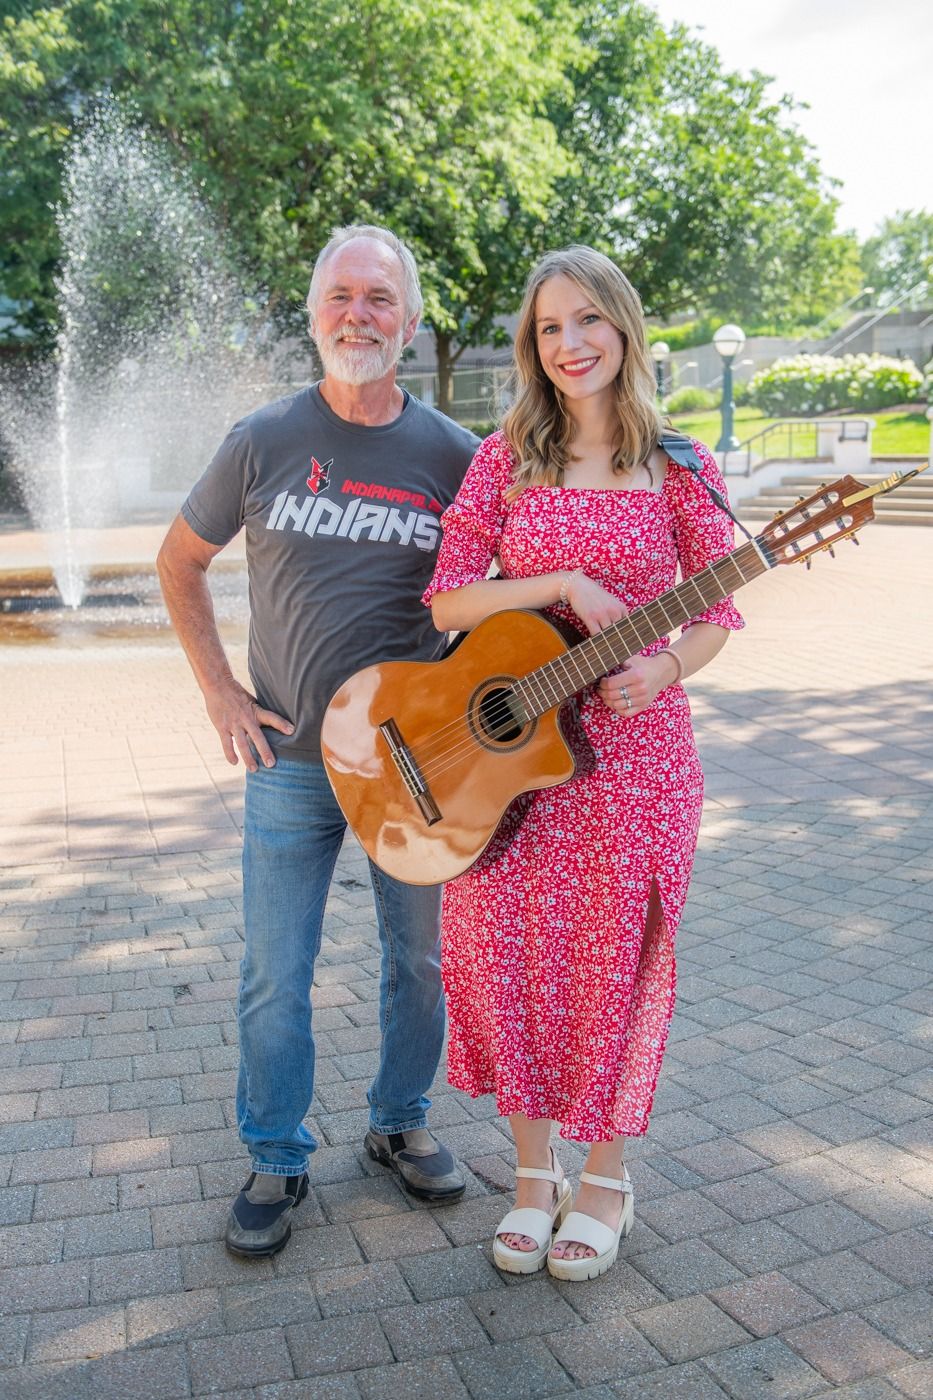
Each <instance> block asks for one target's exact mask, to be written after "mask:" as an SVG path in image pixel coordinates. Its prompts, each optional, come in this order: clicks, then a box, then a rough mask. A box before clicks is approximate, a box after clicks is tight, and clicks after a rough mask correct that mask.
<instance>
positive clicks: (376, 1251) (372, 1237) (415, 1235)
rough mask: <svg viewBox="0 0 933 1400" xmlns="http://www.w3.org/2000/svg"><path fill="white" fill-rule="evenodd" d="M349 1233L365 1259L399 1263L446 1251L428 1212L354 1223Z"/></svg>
mask: <svg viewBox="0 0 933 1400" xmlns="http://www.w3.org/2000/svg"><path fill="white" fill-rule="evenodd" d="M352 1229H353V1233H354V1235H355V1236H356V1238H357V1240H358V1242H359V1244H360V1247H361V1249H362V1250H363V1253H364V1254H365V1256H366V1258H367V1259H401V1258H402V1257H403V1256H404V1255H406V1254H424V1253H425V1251H426V1250H429V1249H446V1248H447V1239H446V1237H445V1235H444V1232H443V1231H442V1230H441V1229H440V1228H439V1227H438V1225H437V1224H436V1223H435V1221H434V1219H433V1218H432V1216H431V1215H430V1214H429V1213H428V1212H427V1211H406V1212H405V1213H404V1214H401V1215H387V1216H379V1217H377V1218H375V1219H370V1220H357V1221H355V1222H354V1224H353V1226H352Z"/></svg>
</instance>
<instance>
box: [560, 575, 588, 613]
mask: <svg viewBox="0 0 933 1400" xmlns="http://www.w3.org/2000/svg"><path fill="white" fill-rule="evenodd" d="M582 573H583V570H582V569H570V570H569V572H567V573H565V574H564V577H563V579H562V580H561V585H560V593H559V594H558V595H557V601H558V602H559V603H562V604H563V606H564V607H565V608H566V607H568V606H569V602H570V600H569V598H568V597H567V593H568V591H569V589H570V585H571V583H572V581H573V580H574V579H575V578H576V577H577V574H582Z"/></svg>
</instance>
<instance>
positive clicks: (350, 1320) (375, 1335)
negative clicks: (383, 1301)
mask: <svg viewBox="0 0 933 1400" xmlns="http://www.w3.org/2000/svg"><path fill="white" fill-rule="evenodd" d="M286 1335H287V1337H288V1344H289V1348H290V1350H291V1355H292V1358H293V1360H294V1365H295V1374H296V1375H297V1376H325V1375H330V1374H332V1373H334V1372H337V1373H339V1372H341V1371H358V1370H362V1369H363V1368H364V1367H367V1366H369V1367H372V1366H382V1365H385V1364H386V1363H388V1362H391V1361H393V1360H394V1359H395V1358H394V1357H393V1355H392V1351H391V1349H390V1347H389V1343H388V1342H387V1341H386V1338H385V1334H384V1332H383V1331H382V1328H381V1327H380V1326H379V1323H378V1322H377V1320H376V1318H374V1317H360V1316H357V1317H332V1318H325V1319H324V1320H323V1321H321V1322H309V1323H307V1324H303V1325H302V1326H300V1327H289V1328H287V1330H286Z"/></svg>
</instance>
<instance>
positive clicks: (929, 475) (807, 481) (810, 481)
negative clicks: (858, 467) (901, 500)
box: [781, 462, 933, 491]
mask: <svg viewBox="0 0 933 1400" xmlns="http://www.w3.org/2000/svg"><path fill="white" fill-rule="evenodd" d="M913 469H914V468H913V466H912V465H911V463H909V462H901V463H897V462H892V463H891V471H900V472H902V473H903V475H905V476H906V475H907V473H908V472H909V471H912V470H913ZM890 475H891V472H859V473H858V480H859V481H864V483H865V485H866V486H874V484H875V482H877V481H885V480H886V479H887V478H888V477H889V476H890ZM833 480H834V476H833V472H832V469H831V468H829V467H827V470H826V472H825V475H823V476H821V477H819V478H816V477H813V476H802V475H801V476H794V475H790V476H782V477H781V485H782V486H786V487H788V488H789V487H791V486H795V487H796V486H799V487H800V488H801V489H802V488H803V487H805V486H808V487H809V488H810V490H811V491H813V490H815V489H816V486H818V485H819V484H820V482H821V481H825V482H829V481H833ZM902 489H903V490H904V491H906V490H908V489H910V490H912V491H913V490H918V491H933V469H929V468H928V469H927V471H926V472H921V474H920V475H919V476H915V477H914V478H913V480H912V481H911V482H909V484H908V486H905V487H903V488H902Z"/></svg>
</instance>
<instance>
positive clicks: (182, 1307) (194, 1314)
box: [126, 1288, 224, 1353]
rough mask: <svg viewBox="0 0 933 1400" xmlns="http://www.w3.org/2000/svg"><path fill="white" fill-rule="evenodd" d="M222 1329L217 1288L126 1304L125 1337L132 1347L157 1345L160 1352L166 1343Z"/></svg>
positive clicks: (170, 1294) (187, 1339) (221, 1313)
mask: <svg viewBox="0 0 933 1400" xmlns="http://www.w3.org/2000/svg"><path fill="white" fill-rule="evenodd" d="M223 1331H224V1319H223V1309H222V1307H221V1302H220V1294H219V1292H218V1291H217V1289H216V1288H198V1289H189V1290H188V1291H185V1292H177V1293H168V1294H165V1295H163V1296H161V1297H155V1298H141V1299H138V1300H137V1299H133V1300H132V1301H130V1302H128V1303H127V1305H126V1340H127V1344H128V1345H129V1346H132V1347H148V1346H152V1347H157V1348H158V1349H159V1352H160V1353H161V1352H162V1350H163V1349H164V1347H165V1345H166V1343H169V1342H183V1341H189V1340H191V1339H192V1338H195V1337H210V1336H215V1335H217V1334H218V1333H221V1332H223Z"/></svg>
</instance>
